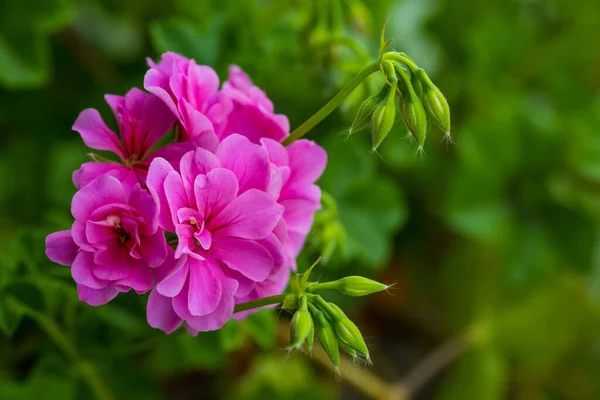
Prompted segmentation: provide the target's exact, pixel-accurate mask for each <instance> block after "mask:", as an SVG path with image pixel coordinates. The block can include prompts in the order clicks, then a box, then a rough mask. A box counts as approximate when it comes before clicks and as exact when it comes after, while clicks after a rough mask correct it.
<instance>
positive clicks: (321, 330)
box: [311, 307, 340, 369]
mask: <svg viewBox="0 0 600 400" xmlns="http://www.w3.org/2000/svg"><path fill="white" fill-rule="evenodd" d="M311 312H312V314H313V316H314V317H315V320H316V323H317V337H318V338H319V343H321V346H322V347H323V349H324V350H325V352H326V353H327V355H328V356H329V359H330V360H331V362H332V363H333V365H334V366H335V368H336V369H338V368H339V367H340V349H339V347H338V341H337V338H336V334H335V331H334V330H333V326H332V325H331V323H330V322H329V321H328V320H327V318H326V317H325V314H323V313H322V312H321V311H319V310H317V309H316V307H311Z"/></svg>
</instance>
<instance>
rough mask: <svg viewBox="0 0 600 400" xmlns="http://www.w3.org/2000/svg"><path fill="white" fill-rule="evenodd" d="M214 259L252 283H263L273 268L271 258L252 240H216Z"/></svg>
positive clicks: (224, 238) (262, 247)
mask: <svg viewBox="0 0 600 400" xmlns="http://www.w3.org/2000/svg"><path fill="white" fill-rule="evenodd" d="M213 254H214V256H215V258H216V259H218V260H219V261H221V262H222V263H223V264H225V265H227V266H228V267H229V268H231V269H233V270H236V271H238V272H240V273H241V274H242V275H244V276H246V277H248V278H250V279H252V280H253V281H257V282H260V281H263V280H265V279H266V277H267V276H268V275H269V273H270V272H271V269H272V268H273V257H272V256H271V254H270V253H269V251H268V250H267V249H266V248H265V247H264V246H262V245H261V244H259V243H257V242H255V241H253V240H245V239H236V238H226V237H220V238H218V240H216V250H215V251H214V253H213Z"/></svg>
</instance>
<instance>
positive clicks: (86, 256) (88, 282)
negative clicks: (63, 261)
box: [71, 251, 108, 289]
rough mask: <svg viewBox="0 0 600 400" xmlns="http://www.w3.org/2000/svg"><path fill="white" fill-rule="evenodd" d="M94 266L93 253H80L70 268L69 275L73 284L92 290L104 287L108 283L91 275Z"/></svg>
mask: <svg viewBox="0 0 600 400" xmlns="http://www.w3.org/2000/svg"><path fill="white" fill-rule="evenodd" d="M94 266H95V265H94V256H93V253H90V252H87V251H80V252H79V253H78V254H77V257H75V260H74V261H73V265H72V266H71V275H72V276H73V279H74V280H75V282H77V283H79V284H81V285H84V286H87V287H89V288H92V289H102V288H104V287H106V286H107V285H108V282H107V281H105V280H102V279H98V278H96V276H94V274H93V273H92V269H93V268H94Z"/></svg>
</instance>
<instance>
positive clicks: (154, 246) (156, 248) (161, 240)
mask: <svg viewBox="0 0 600 400" xmlns="http://www.w3.org/2000/svg"><path fill="white" fill-rule="evenodd" d="M167 247H168V246H167V240H166V239H165V233H164V232H163V231H162V229H160V230H158V232H156V233H154V234H152V235H149V236H144V237H142V238H140V251H141V253H142V257H143V258H144V261H146V263H147V264H148V266H149V267H150V268H156V267H159V266H160V265H162V264H163V263H164V262H165V259H166V258H167V251H168V250H167Z"/></svg>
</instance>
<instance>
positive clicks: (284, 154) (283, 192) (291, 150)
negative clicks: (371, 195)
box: [261, 138, 327, 263]
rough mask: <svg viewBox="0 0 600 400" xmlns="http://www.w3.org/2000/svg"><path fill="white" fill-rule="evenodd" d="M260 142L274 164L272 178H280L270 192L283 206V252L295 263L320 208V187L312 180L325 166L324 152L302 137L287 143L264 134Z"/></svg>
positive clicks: (317, 177)
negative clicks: (274, 188) (274, 176)
mask: <svg viewBox="0 0 600 400" xmlns="http://www.w3.org/2000/svg"><path fill="white" fill-rule="evenodd" d="M261 144H262V147H263V148H264V149H265V151H266V152H267V154H268V156H269V161H270V162H271V163H272V164H274V165H275V166H276V167H277V174H274V175H276V176H277V177H276V178H274V180H277V181H280V182H281V183H280V186H279V187H280V188H281V189H280V190H279V191H278V192H276V193H273V195H274V196H275V198H276V199H277V202H278V203H279V204H281V205H282V206H283V207H284V210H285V211H284V212H283V220H284V222H285V225H286V230H287V240H286V242H285V248H286V255H287V256H288V257H289V258H290V259H291V260H292V262H294V263H295V261H294V260H295V259H296V257H297V256H298V254H299V253H300V250H301V249H302V246H304V241H305V239H306V235H307V234H308V232H309V231H310V228H311V226H312V223H313V219H314V215H315V211H317V210H319V209H320V208H321V189H320V188H319V186H317V185H316V184H315V182H316V181H317V179H319V177H320V176H321V174H322V173H323V171H324V170H325V166H326V164H327V153H326V152H325V150H324V149H323V148H322V147H321V146H319V145H318V144H316V143H315V142H312V141H310V140H305V139H302V140H297V141H295V142H293V143H292V144H290V145H289V146H287V147H283V146H282V145H281V144H280V143H278V142H276V141H274V140H271V139H267V138H263V139H261Z"/></svg>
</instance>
